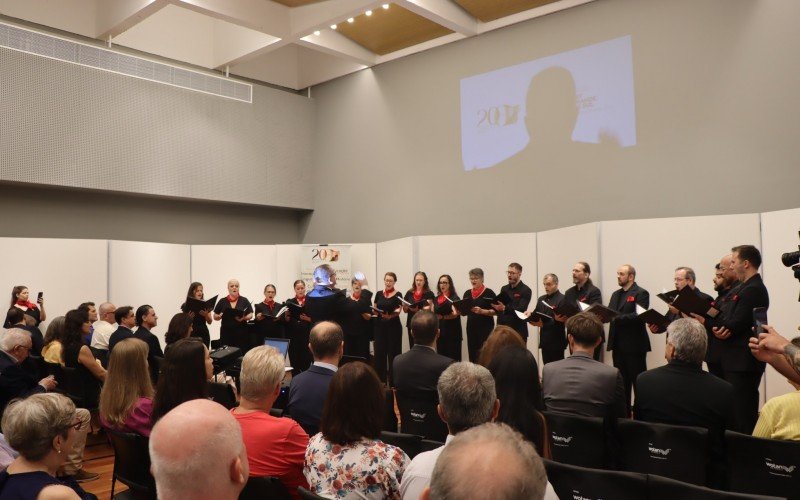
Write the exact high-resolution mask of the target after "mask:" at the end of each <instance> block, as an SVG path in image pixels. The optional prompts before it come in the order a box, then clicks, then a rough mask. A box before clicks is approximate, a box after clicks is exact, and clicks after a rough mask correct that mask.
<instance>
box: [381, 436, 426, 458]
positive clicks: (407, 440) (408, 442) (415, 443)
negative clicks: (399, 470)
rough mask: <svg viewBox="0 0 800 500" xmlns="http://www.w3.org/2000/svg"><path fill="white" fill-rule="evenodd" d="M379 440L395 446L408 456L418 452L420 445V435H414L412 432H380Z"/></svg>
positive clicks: (413, 455)
mask: <svg viewBox="0 0 800 500" xmlns="http://www.w3.org/2000/svg"><path fill="white" fill-rule="evenodd" d="M381 441H383V442H384V443H386V444H391V445H393V446H397V447H398V448H400V449H401V450H403V451H404V452H406V455H408V457H409V458H414V457H416V456H417V455H418V454H419V452H420V447H421V445H422V436H415V435H414V434H405V433H403V432H389V431H383V432H381Z"/></svg>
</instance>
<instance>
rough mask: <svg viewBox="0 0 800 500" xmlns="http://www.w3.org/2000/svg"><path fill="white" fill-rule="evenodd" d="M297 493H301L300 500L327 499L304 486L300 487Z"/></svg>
mask: <svg viewBox="0 0 800 500" xmlns="http://www.w3.org/2000/svg"><path fill="white" fill-rule="evenodd" d="M297 492H298V493H300V498H302V499H303V500H317V499H318V498H323V499H324V498H325V497H321V496H319V495H317V494H316V493H313V492H311V491H308V490H307V489H305V488H303V487H302V486H299V487H298V488H297Z"/></svg>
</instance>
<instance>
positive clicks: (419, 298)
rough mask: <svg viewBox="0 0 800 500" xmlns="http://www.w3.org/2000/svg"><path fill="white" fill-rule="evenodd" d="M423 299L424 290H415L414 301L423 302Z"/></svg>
mask: <svg viewBox="0 0 800 500" xmlns="http://www.w3.org/2000/svg"><path fill="white" fill-rule="evenodd" d="M421 301H422V290H420V291H416V290H414V302H421Z"/></svg>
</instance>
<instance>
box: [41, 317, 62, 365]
mask: <svg viewBox="0 0 800 500" xmlns="http://www.w3.org/2000/svg"><path fill="white" fill-rule="evenodd" d="M63 337H64V316H57V317H55V318H53V321H51V322H50V324H49V325H47V331H46V332H45V334H44V347H43V348H42V357H43V358H44V360H45V361H47V362H48V363H61V347H62V345H61V339H62V338H63Z"/></svg>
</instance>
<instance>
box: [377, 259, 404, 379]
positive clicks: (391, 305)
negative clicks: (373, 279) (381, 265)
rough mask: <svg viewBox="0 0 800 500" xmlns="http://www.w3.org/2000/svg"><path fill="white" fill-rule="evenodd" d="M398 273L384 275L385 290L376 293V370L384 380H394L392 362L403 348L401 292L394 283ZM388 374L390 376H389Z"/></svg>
mask: <svg viewBox="0 0 800 500" xmlns="http://www.w3.org/2000/svg"><path fill="white" fill-rule="evenodd" d="M395 283H397V275H396V274H395V273H393V272H388V273H386V274H384V275H383V287H384V288H383V290H380V291H378V292H377V293H376V294H375V308H376V309H377V310H376V311H375V312H376V313H377V315H378V319H377V323H376V325H375V360H374V363H375V371H376V372H378V377H380V379H381V381H382V382H386V381H387V380H388V381H389V383H390V384H391V381H392V362H393V361H394V358H395V356H397V355H399V354H400V352H401V351H402V350H403V325H402V323H400V310H401V308H400V306H401V302H400V297H399V295H400V292H398V291H397V290H396V289H395V287H394V285H395ZM387 374H388V376H387Z"/></svg>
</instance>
